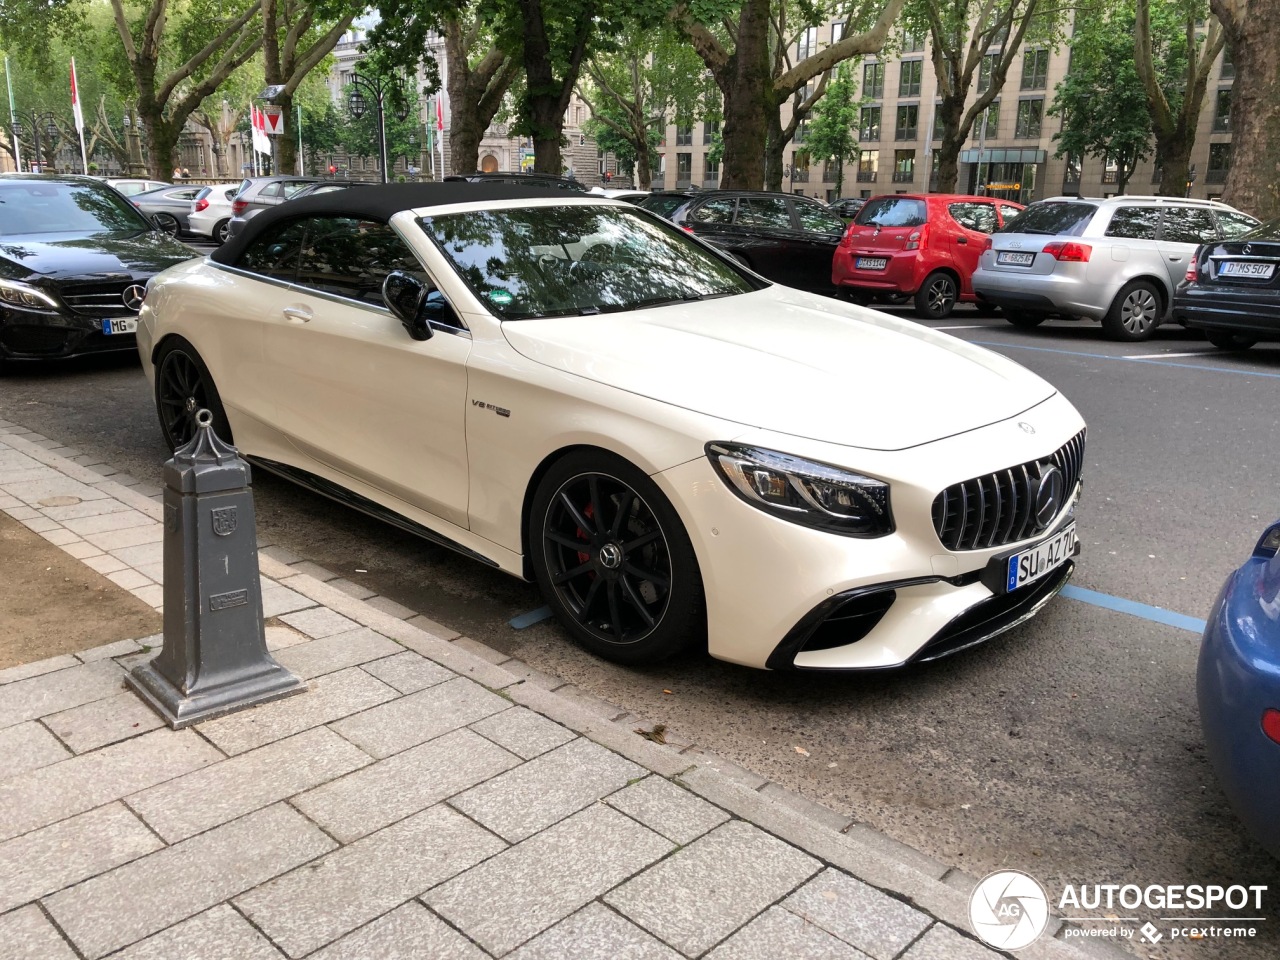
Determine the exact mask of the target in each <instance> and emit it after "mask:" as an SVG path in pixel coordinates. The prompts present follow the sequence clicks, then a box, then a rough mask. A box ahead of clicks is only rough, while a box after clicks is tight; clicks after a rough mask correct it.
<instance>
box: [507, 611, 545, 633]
mask: <svg viewBox="0 0 1280 960" xmlns="http://www.w3.org/2000/svg"><path fill="white" fill-rule="evenodd" d="M554 616H555V614H554V613H552V612H551V608H550V607H539V608H538V609H537V610H530V611H529V612H528V613H522V614H520V616H518V617H512V618H511V619H510V620H509V621H507V626H509V627H512V628H514V629H516V630H523V629H524V628H525V627H532V626H533V625H534V624H535V623H541V622H542V621H543V620H550V619H551V618H552V617H554Z"/></svg>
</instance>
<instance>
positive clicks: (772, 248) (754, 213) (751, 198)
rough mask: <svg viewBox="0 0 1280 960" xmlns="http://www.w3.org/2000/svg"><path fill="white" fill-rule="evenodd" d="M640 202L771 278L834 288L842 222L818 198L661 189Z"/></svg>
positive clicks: (807, 286)
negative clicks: (833, 273) (834, 264)
mask: <svg viewBox="0 0 1280 960" xmlns="http://www.w3.org/2000/svg"><path fill="white" fill-rule="evenodd" d="M640 206H641V207H643V208H645V209H646V210H652V211H653V212H654V213H657V214H658V215H659V216H664V217H666V218H667V219H668V220H670V221H671V222H672V223H674V224H675V225H676V226H678V227H681V228H683V229H685V230H687V231H689V232H690V233H692V234H694V235H695V236H698V237H701V238H702V239H704V240H707V241H709V242H711V243H714V244H715V245H716V246H717V247H720V248H721V249H722V250H727V251H728V252H730V253H732V254H734V255H735V256H736V257H737V258H738V259H739V260H741V261H742V262H743V263H745V264H746V265H747V266H749V267H750V268H751V269H752V270H754V271H755V272H756V273H759V274H761V275H762V276H765V277H768V278H769V279H770V280H773V281H776V282H777V283H782V284H786V285H787V286H789V287H798V288H799V289H801V290H811V291H813V292H814V293H826V294H833V293H835V292H836V288H835V286H834V285H833V284H832V283H831V260H832V257H833V256H834V254H835V250H836V245H837V244H838V243H839V242H840V238H841V237H842V236H843V235H844V231H845V222H844V221H843V220H841V219H840V218H839V217H838V216H836V215H835V214H834V213H832V212H831V211H830V210H828V209H827V208H826V207H825V206H823V205H822V204H821V203H819V202H818V201H817V200H813V199H811V198H809V197H799V196H792V195H790V194H786V193H768V192H763V191H755V190H703V191H698V192H696V193H693V192H690V193H682V192H679V191H677V192H676V193H674V194H673V193H671V192H667V191H664V192H661V193H654V194H651V195H650V196H648V197H646V198H645V199H644V200H642V201H641V203H640ZM668 211H669V212H668Z"/></svg>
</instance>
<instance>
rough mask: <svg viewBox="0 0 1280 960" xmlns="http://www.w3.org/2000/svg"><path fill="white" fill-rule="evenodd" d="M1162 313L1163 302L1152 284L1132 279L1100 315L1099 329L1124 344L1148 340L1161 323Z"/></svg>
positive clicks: (1147, 281)
mask: <svg viewBox="0 0 1280 960" xmlns="http://www.w3.org/2000/svg"><path fill="white" fill-rule="evenodd" d="M1163 313H1164V304H1163V303H1162V302H1161V300H1160V291H1159V290H1158V289H1156V286H1155V284H1153V283H1151V282H1150V281H1149V280H1134V281H1133V282H1132V283H1129V284H1127V285H1126V286H1125V287H1124V289H1123V290H1121V291H1120V292H1119V293H1118V294H1116V298H1115V300H1114V301H1112V303H1111V309H1110V310H1108V311H1107V315H1106V316H1105V317H1103V318H1102V329H1103V331H1104V332H1105V333H1106V335H1107V337H1108V338H1109V339H1111V340H1121V341H1125V342H1127V343H1134V342H1136V341H1139V340H1150V339H1151V335H1152V334H1153V333H1155V331H1156V327H1158V326H1160V317H1161V315H1162V314H1163Z"/></svg>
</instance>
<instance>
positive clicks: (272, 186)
mask: <svg viewBox="0 0 1280 960" xmlns="http://www.w3.org/2000/svg"><path fill="white" fill-rule="evenodd" d="M258 196H259V197H261V198H263V199H269V198H272V197H278V196H280V184H278V183H268V184H267V185H266V186H264V187H263V188H262V189H261V190H259V191H258Z"/></svg>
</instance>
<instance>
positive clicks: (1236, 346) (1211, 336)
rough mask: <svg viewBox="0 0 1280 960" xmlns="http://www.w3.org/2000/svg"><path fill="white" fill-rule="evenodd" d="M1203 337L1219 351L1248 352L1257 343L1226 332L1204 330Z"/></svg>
mask: <svg viewBox="0 0 1280 960" xmlns="http://www.w3.org/2000/svg"><path fill="white" fill-rule="evenodd" d="M1204 335H1205V337H1206V338H1208V340H1209V342H1210V343H1212V344H1213V345H1214V346H1215V347H1217V348H1218V349H1219V350H1248V349H1249V348H1250V347H1252V346H1253V345H1254V344H1255V343H1257V342H1258V341H1257V340H1250V339H1249V338H1248V337H1246V336H1244V335H1243V334H1239V333H1231V332H1230V331H1227V330H1206V331H1205V332H1204Z"/></svg>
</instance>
